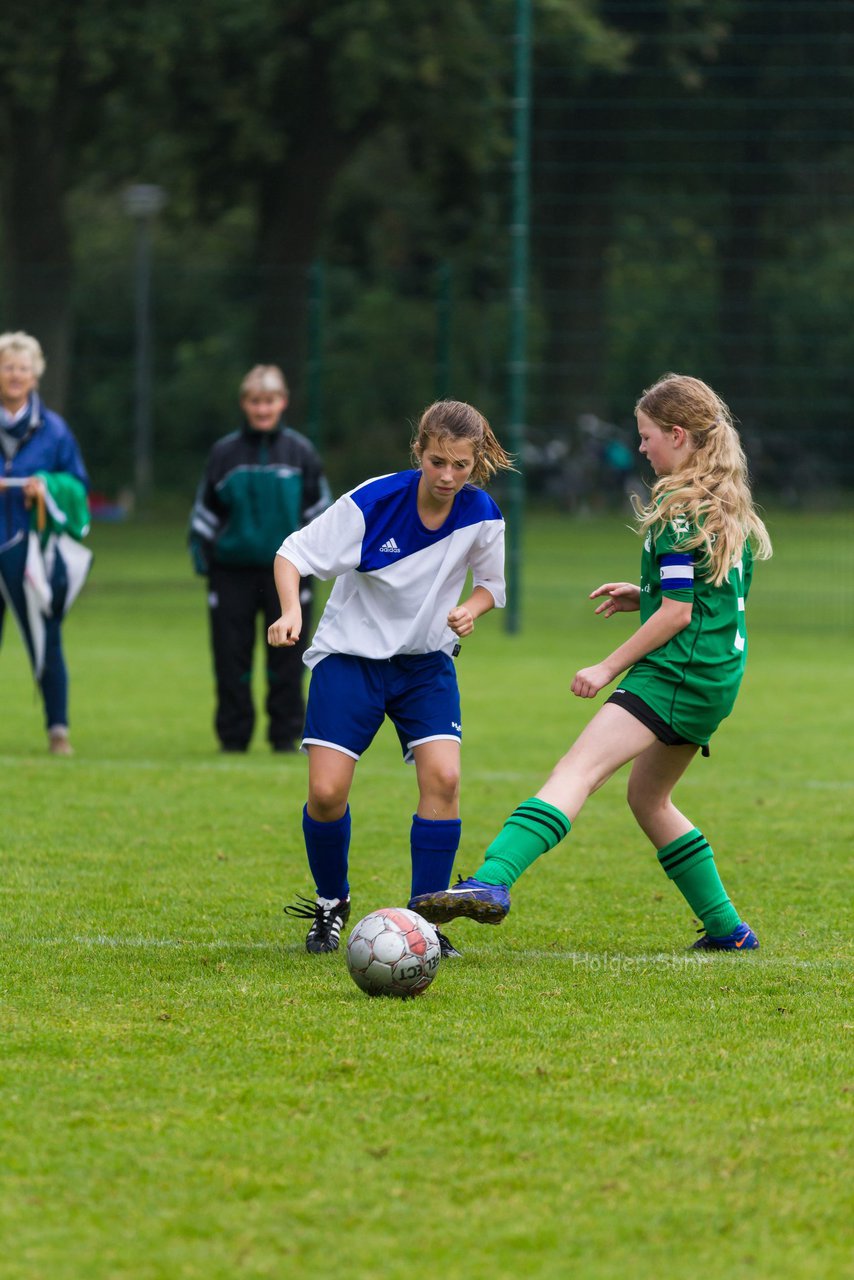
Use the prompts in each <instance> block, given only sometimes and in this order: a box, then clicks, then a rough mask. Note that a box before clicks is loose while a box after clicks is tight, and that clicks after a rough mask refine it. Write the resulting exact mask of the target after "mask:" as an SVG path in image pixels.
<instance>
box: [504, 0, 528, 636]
mask: <svg viewBox="0 0 854 1280" xmlns="http://www.w3.org/2000/svg"><path fill="white" fill-rule="evenodd" d="M513 46H514V69H513V161H512V172H513V209H512V215H511V221H510V350H509V357H508V362H507V371H508V393H507V404H508V443H509V446H510V451H511V452H512V453H513V454H515V457H516V465H517V466H518V468H519V470H518V471H511V472H509V473H508V474H509V484H508V498H509V500H508V504H507V517H508V522H507V532H508V538H507V611H506V614H505V627H506V630H507V631H509V632H510V633H511V634H515V633H516V632H518V631H519V629H520V625H521V621H520V612H521V610H520V598H521V591H522V522H523V518H524V507H525V477H524V475H523V474H522V446H523V444H524V440H525V392H526V390H527V379H528V240H529V235H530V213H529V201H530V195H529V193H530V171H531V144H530V133H531V0H516V30H515V33H514V36H513Z"/></svg>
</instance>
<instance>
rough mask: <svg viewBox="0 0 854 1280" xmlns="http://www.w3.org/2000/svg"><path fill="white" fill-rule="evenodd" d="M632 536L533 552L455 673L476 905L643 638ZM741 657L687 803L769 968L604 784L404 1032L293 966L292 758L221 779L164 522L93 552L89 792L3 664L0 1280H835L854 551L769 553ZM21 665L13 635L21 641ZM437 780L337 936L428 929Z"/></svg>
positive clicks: (547, 527)
mask: <svg viewBox="0 0 854 1280" xmlns="http://www.w3.org/2000/svg"><path fill="white" fill-rule="evenodd" d="M624 524H625V522H621V521H620V519H619V518H616V519H615V518H613V517H612V518H610V519H608V520H606V521H603V520H601V519H598V518H597V519H590V520H586V521H570V520H568V519H560V518H558V517H556V516H541V517H538V518H533V517H532V518H531V519H530V520H529V523H528V529H527V534H526V547H525V551H526V554H525V562H524V614H525V626H524V630H523V633H522V634H521V635H520V636H518V637H509V636H507V635H506V633H505V632H504V630H503V627H502V623H501V619H500V617H499V616H497V615H493V616H492V617H490V618H488V619H485V620H484V621H483V622H482V623H481V624H479V626H478V632H477V635H476V636H475V637H473V639H472V640H471V641H467V642H466V644H465V646H464V652H463V654H462V656H461V658H460V660H459V673H460V681H461V685H462V689H463V707H464V717H465V719H464V724H465V745H464V752H463V762H464V763H463V768H464V773H463V818H464V836H463V849H462V851H461V855H460V869H461V870H462V871H463V873H466V872H468V871H470V870H472V869H473V867H474V866H475V865H476V863H477V861H478V855H479V852H480V850H481V849H482V847H483V845H484V844H485V842H486V841H488V840H489V839H490V838H491V837H492V835H493V834H494V833H495V831H496V830H497V828H498V826H499V825H500V823H501V822H502V821H503V818H504V816H505V815H506V813H507V812H508V811H509V810H510V809H511V808H512V807H514V806H515V804H516V803H517V802H518V801H519V800H521V799H524V798H525V797H527V796H528V795H530V794H531V793H532V792H533V791H534V790H535V789H536V788H537V786H538V785H539V784H540V782H541V781H542V779H543V776H544V775H545V773H546V772H547V770H548V769H549V767H550V765H551V764H552V763H553V761H554V760H555V759H556V758H557V756H558V755H559V754H560V753H561V752H562V751H563V750H564V749H565V747H566V746H567V745H568V743H569V742H570V740H571V739H572V737H573V736H574V735H575V733H576V732H577V730H578V729H579V728H580V727H581V725H582V724H583V723H584V721H585V720H586V719H587V717H588V716H589V714H590V706H589V705H582V704H579V703H578V702H577V701H575V700H573V699H571V697H570V695H569V692H568V690H569V681H570V679H571V677H572V674H573V673H574V671H575V670H576V668H577V667H579V666H582V665H586V664H587V663H589V662H591V661H593V660H595V659H596V658H598V657H599V656H601V655H602V654H603V653H604V652H606V651H607V649H608V648H610V647H613V645H614V644H615V643H616V638H617V636H618V634H619V632H621V631H623V630H624V629H625V627H626V626H627V625H630V623H629V622H627V621H626V620H625V619H619V618H618V619H614V620H612V621H611V622H608V623H605V622H603V621H602V620H601V619H595V618H594V617H593V616H592V607H591V606H590V605H589V603H588V602H587V601H586V599H585V597H586V592H587V591H588V590H590V588H591V587H593V586H595V585H597V584H598V583H599V582H600V581H603V580H606V579H608V578H622V577H627V578H631V577H635V576H636V570H637V563H638V557H639V547H638V543H637V540H636V539H635V538H634V537H633V536H632V534H631V533H629V532H628V531H627V530H626V528H625V527H624ZM770 524H771V529H772V533H773V535H774V537H775V540H776V551H777V554H776V557H775V559H774V560H773V561H772V562H771V563H770V564H768V565H764V566H763V565H760V566H758V567H757V572H756V576H755V581H754V589H753V593H752V595H751V599H750V602H749V606H748V618H749V626H750V634H751V656H750V662H749V666H748V676H747V679H746V681H745V686H744V689H743V691H742V695H741V699H740V702H739V705H738V706H737V708H736V711H735V713H734V715H733V717H732V719H731V720H730V721H729V722H727V723H726V724H725V725H724V727H723V728H722V729H721V731H720V732H719V734H718V735H717V736H716V738H715V741H714V744H713V751H712V758H711V760H708V761H703V760H697V761H696V762H695V764H694V765H693V766H692V770H691V771H690V772H689V775H688V776H687V778H686V779H685V781H684V784H683V786H682V788H681V792H680V793H679V794H680V803H681V804H682V807H683V808H685V809H686V810H687V812H689V813H690V815H691V816H692V818H693V820H694V821H695V822H696V823H697V825H698V826H700V827H701V829H702V830H703V831H704V832H705V833H706V834H707V835H708V836H709V838H710V839H711V840H712V843H713V845H714V847H715V848H716V851H717V855H718V863H719V866H720V868H721V871H722V874H723V876H724V880H725V882H726V883H727V886H728V888H729V890H730V893H731V894H732V896H733V897H734V899H735V901H736V904H737V905H738V906H739V907H740V908H741V910H742V911H743V912H744V914H745V915H746V917H747V919H748V920H749V921H750V923H751V924H752V925H753V927H754V928H755V929H756V930H757V932H758V933H759V934H760V936H761V939H762V950H761V951H760V953H759V954H758V955H755V956H745V957H740V958H735V957H732V956H715V957H709V958H705V959H695V958H690V959H689V958H687V957H686V956H685V950H684V949H685V947H686V946H687V944H688V943H690V942H691V941H692V940H693V938H694V936H695V935H694V928H695V922H694V921H693V920H692V918H691V916H690V913H689V911H688V909H687V908H686V907H685V905H684V903H683V902H682V900H681V898H680V897H679V895H678V894H677V892H676V891H675V889H674V888H673V886H672V885H671V884H670V883H669V882H668V881H667V880H666V879H665V878H664V876H663V875H662V873H661V872H660V870H659V869H658V866H657V863H656V860H655V856H654V854H653V852H652V850H651V849H649V848H648V847H646V845H645V842H644V840H643V838H642V837H641V836H640V834H639V832H638V831H637V830H636V828H635V827H634V824H633V822H632V820H631V818H630V815H629V814H628V810H627V808H626V806H625V804H624V800H623V794H624V783H623V780H622V779H615V780H613V781H612V783H611V784H610V785H609V786H608V787H606V788H605V789H604V790H603V791H602V792H600V793H599V794H598V795H596V796H595V797H594V798H593V799H592V800H591V802H590V804H589V805H588V807H587V809H586V810H585V812H584V814H583V815H582V816H581V818H580V819H579V821H578V823H577V825H576V827H575V829H574V830H573V833H572V835H571V836H570V839H569V841H568V842H567V843H566V844H565V845H563V846H562V847H561V848H560V849H559V850H558V851H556V852H555V853H553V854H552V855H550V856H549V857H548V858H545V859H542V860H541V861H540V862H539V863H538V864H537V865H536V866H535V867H534V868H533V869H532V871H531V872H530V873H529V874H528V875H527V876H526V877H525V879H524V880H523V881H522V882H521V883H520V884H519V885H518V887H517V889H516V891H515V893H514V906H513V912H512V913H511V915H510V917H509V919H508V920H507V921H506V923H505V924H504V925H502V926H501V928H500V929H483V928H479V927H478V926H476V925H473V924H471V923H469V922H462V923H458V924H457V925H456V926H448V932H449V934H450V935H451V937H452V938H453V940H454V942H455V943H456V944H457V945H458V946H460V947H461V949H463V950H464V952H465V954H464V957H463V958H462V959H461V960H458V961H449V962H446V963H444V964H443V965H442V967H441V968H440V971H439V974H438V976H437V978H436V981H435V982H434V984H433V985H432V987H431V988H430V990H429V991H428V992H427V994H426V995H425V996H424V997H423V998H422V999H420V1000H416V1001H412V1002H405V1001H374V1000H370V999H368V998H367V997H365V996H364V995H362V994H361V993H360V992H359V991H358V990H357V989H356V987H355V986H354V985H353V983H352V982H351V981H350V979H349V977H348V975H347V972H346V968H345V965H344V961H343V958H342V957H341V956H340V955H339V956H335V957H325V958H310V957H308V956H307V955H306V954H305V952H304V949H303V928H302V926H301V922H299V921H291V920H288V919H287V918H286V917H284V916H283V915H282V905H283V903H285V902H287V901H290V900H292V899H293V896H294V895H295V893H297V892H308V891H309V887H310V886H309V881H308V878H307V872H306V868H305V865H304V855H303V852H302V840H301V833H300V824H299V813H300V808H301V805H302V802H303V798H304V789H305V777H306V772H305V761H304V758H303V757H297V758H290V757H286V758H282V757H274V756H273V755H272V754H271V753H270V752H269V751H268V750H267V749H266V745H265V743H264V741H263V733H262V732H260V731H259V732H257V734H256V743H255V745H254V747H253V750H252V752H251V753H250V754H249V755H248V756H246V757H220V756H218V755H217V753H216V752H215V750H214V742H213V736H212V731H211V714H212V692H211V675H210V664H209V657H208V645H207V634H206V623H205V615H204V600H203V591H202V587H201V584H200V583H199V582H198V581H197V580H196V581H194V580H193V579H192V578H191V576H190V572H189V566H188V561H187V558H186V555H185V553H184V548H183V529H182V528H181V527H179V525H178V524H177V523H172V524H168V523H163V524H157V525H155V524H150V525H147V524H144V523H136V524H129V525H126V526H99V527H97V528H96V529H95V532H94V535H93V545H94V549H95V553H96V563H95V568H94V570H93V575H92V578H91V581H90V584H89V586H88V587H87V589H86V592H85V594H84V596H83V597H82V598H81V600H80V602H79V603H78V604H77V605H76V606H75V610H74V612H73V614H72V615H71V617H70V619H69V622H68V624H67V627H66V641H67V649H68V652H69V659H70V668H71V673H72V679H73V685H72V699H73V701H72V713H73V738H74V743H75V746H76V748H77V754H76V756H75V757H74V758H73V759H72V760H60V759H52V758H49V757H48V756H47V754H46V752H45V749H44V735H43V732H42V728H41V713H40V707H39V705H38V703H37V701H36V699H35V698H34V696H33V691H32V686H31V683H30V681H29V678H28V674H27V670H26V667H25V664H24V660H23V655H22V652H21V646H20V643H19V641H18V638H17V636H15V635H13V634H12V633H11V631H7V634H6V636H5V642H4V647H3V651H2V655H0V681H2V685H0V687H2V691H3V692H2V714H1V715H0V770H1V771H2V786H3V824H2V853H3V874H2V878H0V894H2V896H1V897H0V916H1V918H2V932H0V996H1V997H2V1005H0V1036H1V1037H2V1038H0V1150H2V1161H0V1239H2V1241H3V1249H2V1252H0V1277H2V1278H3V1280H185V1278H186V1280H189V1278H190V1277H205V1278H206V1280H234V1278H236V1277H241V1278H244V1277H245V1278H247V1280H255V1278H258V1277H276V1278H281V1277H290V1278H296V1280H301V1278H302V1277H313V1276H317V1275H327V1274H330V1275H338V1274H342V1275H346V1276H350V1277H358V1278H360V1280H361V1277H366V1278H370V1280H373V1278H374V1277H376V1278H377V1280H379V1277H382V1280H404V1278H405V1280H411V1277H412V1275H413V1274H414V1273H416V1272H421V1271H423V1272H426V1273H427V1274H430V1275H432V1276H436V1277H442V1278H445V1280H486V1278H487V1277H493V1278H495V1277H497V1278H498V1280H505V1278H508V1280H509V1278H510V1277H515V1276H518V1275H524V1276H525V1277H526V1280H540V1278H543V1280H545V1278H549V1280H550V1278H552V1277H555V1278H558V1277H561V1278H562V1277H582V1278H585V1277H591V1278H596V1280H599V1278H601V1280H611V1278H612V1277H613V1278H616V1277H625V1276H640V1277H644V1278H645V1277H656V1280H659V1278H660V1277H664V1276H686V1275H695V1274H696V1275H702V1274H733V1275H750V1276H754V1277H760V1278H763V1277H772V1276H773V1277H776V1276H786V1277H791V1278H793V1280H800V1278H801V1277H810V1278H812V1277H814V1278H815V1280H836V1278H837V1277H844V1276H852V1275H854V1270H852V1246H853V1245H854V1237H853V1236H852V1220H853V1219H852V1209H853V1208H854V1205H852V1199H851V1188H852V1184H853V1183H854V1178H852V1173H854V1170H852V1156H851V1150H852V1143H851V1133H852V1128H851V1120H852V1101H854V1065H852V1055H851V1047H852V1031H854V1012H852V1008H851V990H852V985H851V978H852V968H853V967H854V966H852V944H851V929H850V924H851V921H850V906H851V873H852V858H851V851H852V847H853V846H854V805H852V801H854V774H852V768H851V754H850V744H851V743H852V741H854V673H852V660H851V655H852V636H854V552H852V546H854V541H852V531H854V529H853V528H852V520H851V518H850V517H849V516H805V515H801V516H799V515H794V514H787V515H785V516H780V517H777V518H775V517H773V516H772V517H771V520H770ZM7 626H8V624H7ZM413 800H414V777H413V774H412V771H411V770H407V769H405V768H404V767H403V766H402V764H401V763H400V761H399V756H398V752H397V747H396V742H395V739H394V735H393V734H392V732H391V731H390V730H389V729H388V726H386V728H385V729H384V730H383V732H382V734H381V735H380V737H379V738H378V740H377V742H376V744H375V745H374V747H373V749H372V750H371V752H370V754H369V755H368V756H367V757H366V759H365V761H364V762H363V764H362V765H361V766H360V770H359V772H358V774H357V780H356V786H355V788H354V793H353V796H352V808H353V818H354V840H353V850H352V876H351V878H352V883H353V899H354V905H353V909H354V917H353V918H354V919H357V918H358V917H359V916H361V915H363V914H365V913H366V912H368V911H369V910H371V909H373V908H375V907H377V906H382V905H391V904H396V905H399V904H402V903H405V901H406V898H407V896H408V829H409V815H410V814H411V813H412V811H413Z"/></svg>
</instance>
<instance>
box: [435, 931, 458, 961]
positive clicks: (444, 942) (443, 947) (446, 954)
mask: <svg viewBox="0 0 854 1280" xmlns="http://www.w3.org/2000/svg"><path fill="white" fill-rule="evenodd" d="M436 937H437V938H438V939H439V951H440V952H441V955H442V959H443V960H451V959H452V958H453V957H454V956H461V955H462V954H463V953H462V951H458V950H457V948H456V947H455V946H454V944H453V942H451V939H450V938H448V937H446V936H445V934H444V933H442V932H441V931H440V930H439V929H437V930H436Z"/></svg>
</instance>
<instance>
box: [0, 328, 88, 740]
mask: <svg viewBox="0 0 854 1280" xmlns="http://www.w3.org/2000/svg"><path fill="white" fill-rule="evenodd" d="M44 369H45V360H44V355H43V353H42V349H41V346H40V345H39V343H38V342H37V340H36V339H35V338H33V337H31V336H30V335H29V334H28V333H22V332H18V333H3V334H0V556H2V576H1V577H0V636H2V628H3V621H4V616H5V613H6V607H7V603H8V600H7V595H9V594H10V593H11V592H13V591H14V590H15V589H16V588H17V589H18V590H20V586H21V583H22V582H23V578H24V568H25V565H26V560H27V548H28V540H29V531H30V528H31V524H32V519H31V516H32V512H31V508H32V506H33V503H34V502H36V501H37V500H38V499H39V497H41V498H45V497H49V496H50V494H51V492H53V493H54V496H55V494H56V492H57V491H61V492H65V493H66V494H67V493H69V492H70V493H72V494H73V495H74V496H76V497H77V499H78V501H79V502H83V503H84V505H85V494H86V492H87V491H88V488H89V477H88V476H87V474H86V468H85V467H84V465H83V459H82V457H81V454H80V449H79V447H78V444H77V441H76V440H75V438H74V436H73V435H72V433H71V431H70V429H69V428H68V426H67V424H66V423H65V422H64V421H63V419H62V418H60V417H59V415H58V414H56V413H53V412H51V410H50V409H46V408H45V406H44V405H43V404H42V402H41V399H40V397H39V394H38V385H39V378H40V377H41V375H42V374H43V373H44ZM66 582H67V580H64V565H63V562H62V559H61V557H59V556H57V557H55V558H54V563H53V565H52V572H51V581H50V587H51V589H52V595H53V607H52V610H51V613H50V615H49V616H48V617H46V618H45V652H44V667H43V670H42V673H41V675H40V677H39V685H40V687H41V692H42V698H43V700H44V709H45V722H46V726H47V732H48V746H49V749H50V751H51V752H52V753H53V754H54V755H71V744H70V742H69V739H68V672H67V670H66V666H65V658H64V657H63V653H62V637H61V623H62V613H63V606H64V595H65V590H66Z"/></svg>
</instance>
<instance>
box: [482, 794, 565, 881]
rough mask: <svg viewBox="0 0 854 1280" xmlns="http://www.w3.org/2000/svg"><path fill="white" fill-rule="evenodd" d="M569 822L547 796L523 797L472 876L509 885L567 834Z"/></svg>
mask: <svg viewBox="0 0 854 1280" xmlns="http://www.w3.org/2000/svg"><path fill="white" fill-rule="evenodd" d="M571 826H572V823H571V822H570V821H569V818H568V817H567V816H566V814H565V813H562V812H561V810H560V809H556V808H555V807H554V805H553V804H549V803H548V802H547V801H546V800H538V799H537V798H536V797H534V798H533V799H531V800H525V801H524V803H523V804H520V805H519V807H518V809H515V810H514V811H513V813H511V814H510V817H509V818H508V819H507V821H506V822H505V823H504V826H503V828H502V829H501V831H500V832H499V833H498V835H497V836H496V837H495V839H494V840H493V842H492V844H491V845H490V846H489V848H488V849H487V851H486V855H485V857H484V861H483V864H482V866H481V867H480V868H479V869H478V870H477V871H475V873H474V875H475V879H476V880H483V881H485V882H486V884H503V885H506V887H507V888H508V889H509V888H510V886H511V885H512V884H515V882H516V881H517V880H518V879H519V877H520V875H521V874H522V872H523V871H527V869H528V867H530V865H531V863H532V862H536V860H537V858H539V856H540V855H541V854H543V853H548V851H549V849H553V848H554V847H555V845H556V844H560V842H561V840H563V839H564V838H565V837H566V836H568V835H569V831H570V827H571Z"/></svg>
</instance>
